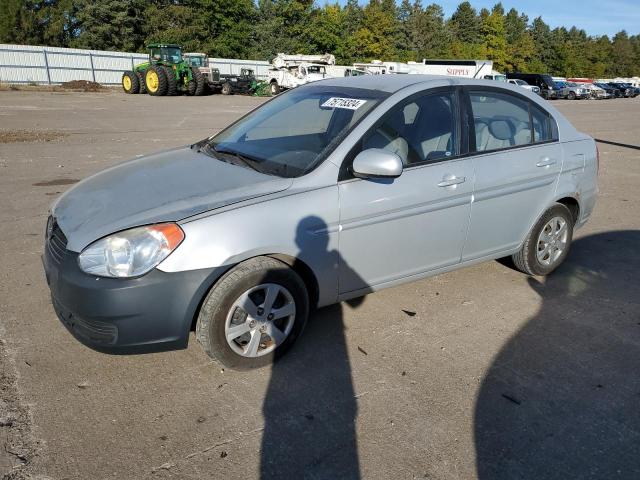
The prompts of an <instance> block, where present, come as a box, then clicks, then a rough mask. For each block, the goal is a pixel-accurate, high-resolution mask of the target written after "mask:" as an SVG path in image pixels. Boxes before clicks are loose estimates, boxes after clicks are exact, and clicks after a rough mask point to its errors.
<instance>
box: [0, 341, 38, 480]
mask: <svg viewBox="0 0 640 480" xmlns="http://www.w3.org/2000/svg"><path fill="white" fill-rule="evenodd" d="M0 366H1V367H2V368H1V369H0V475H1V476H2V479H3V480H4V479H7V480H9V479H11V480H18V479H29V478H31V475H30V474H29V465H30V462H31V460H32V459H33V457H34V455H35V452H36V444H37V442H36V441H35V440H34V438H33V435H32V432H31V416H30V414H29V411H28V409H27V408H26V407H25V406H24V405H22V402H21V401H20V396H19V394H18V389H17V386H16V375H15V374H14V373H13V372H14V371H15V368H14V365H13V364H12V362H11V359H10V358H9V355H8V354H7V351H6V345H5V342H4V340H0Z"/></svg>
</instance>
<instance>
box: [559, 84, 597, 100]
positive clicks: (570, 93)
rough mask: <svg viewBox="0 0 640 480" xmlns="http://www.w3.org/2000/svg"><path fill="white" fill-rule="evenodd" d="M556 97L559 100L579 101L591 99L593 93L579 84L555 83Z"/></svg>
mask: <svg viewBox="0 0 640 480" xmlns="http://www.w3.org/2000/svg"><path fill="white" fill-rule="evenodd" d="M555 86H556V95H557V97H558V98H566V99H569V100H577V99H580V98H590V97H591V91H590V90H589V89H588V88H585V87H583V86H582V85H580V84H578V83H573V82H555Z"/></svg>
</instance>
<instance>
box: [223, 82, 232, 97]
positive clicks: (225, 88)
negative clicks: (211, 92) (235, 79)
mask: <svg viewBox="0 0 640 480" xmlns="http://www.w3.org/2000/svg"><path fill="white" fill-rule="evenodd" d="M222 94H223V95H231V85H230V84H229V83H225V84H224V85H222Z"/></svg>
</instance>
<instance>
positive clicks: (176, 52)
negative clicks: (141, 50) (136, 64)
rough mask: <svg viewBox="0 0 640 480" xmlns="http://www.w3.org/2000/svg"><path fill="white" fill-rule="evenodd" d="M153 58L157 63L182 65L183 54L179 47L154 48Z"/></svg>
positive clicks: (152, 50)
mask: <svg viewBox="0 0 640 480" xmlns="http://www.w3.org/2000/svg"><path fill="white" fill-rule="evenodd" d="M151 58H153V59H154V60H156V61H164V62H168V63H180V61H181V60H182V53H181V51H180V49H179V48H177V47H163V48H152V49H151Z"/></svg>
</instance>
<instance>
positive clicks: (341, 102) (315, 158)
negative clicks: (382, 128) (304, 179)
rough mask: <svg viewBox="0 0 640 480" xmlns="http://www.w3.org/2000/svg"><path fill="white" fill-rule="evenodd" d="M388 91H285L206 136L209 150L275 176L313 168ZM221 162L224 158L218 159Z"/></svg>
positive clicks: (308, 88)
mask: <svg viewBox="0 0 640 480" xmlns="http://www.w3.org/2000/svg"><path fill="white" fill-rule="evenodd" d="M387 96H388V94H386V93H384V92H380V91H375V90H365V89H358V88H345V87H340V88H337V87H329V86H326V87H323V86H320V85H317V86H315V85H314V86H305V87H299V88H297V89H295V90H290V91H288V92H287V93H284V94H282V95H280V96H278V97H276V98H274V99H273V100H271V101H270V102H267V103H266V104H264V105H263V106H262V107H260V108H258V109H256V110H254V111H253V112H251V113H249V114H248V115H247V116H246V117H244V118H242V119H241V120H239V121H238V122H236V123H235V124H233V125H231V126H230V127H229V128H227V129H226V130H224V131H222V132H220V133H219V134H217V135H216V136H215V137H213V138H211V140H209V142H208V145H209V146H210V147H211V149H212V150H213V152H211V151H209V152H206V151H205V153H209V154H211V156H213V157H216V158H220V156H219V155H216V154H227V155H234V156H235V157H237V158H238V157H239V158H240V159H241V162H239V163H242V164H244V165H245V166H247V167H250V168H254V169H255V170H258V171H260V172H263V173H267V174H270V175H278V176H281V177H298V176H301V175H304V174H305V173H307V172H309V171H310V170H312V169H313V168H315V167H316V166H317V165H318V164H319V163H320V162H321V161H322V160H324V158H326V156H327V155H328V154H329V153H331V151H333V149H334V148H335V147H336V146H337V145H338V144H339V143H340V142H341V141H342V140H343V139H344V137H345V136H346V135H347V134H348V133H349V132H350V131H351V129H352V128H353V127H354V126H355V125H356V124H357V123H358V122H359V121H360V120H362V119H363V118H364V117H365V116H366V115H367V114H368V113H369V112H371V110H372V109H373V108H374V107H375V106H376V105H377V104H378V103H379V102H380V101H381V100H382V99H384V98H386V97H387ZM222 160H226V159H222Z"/></svg>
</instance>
